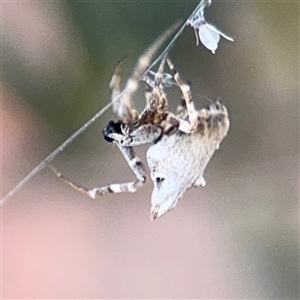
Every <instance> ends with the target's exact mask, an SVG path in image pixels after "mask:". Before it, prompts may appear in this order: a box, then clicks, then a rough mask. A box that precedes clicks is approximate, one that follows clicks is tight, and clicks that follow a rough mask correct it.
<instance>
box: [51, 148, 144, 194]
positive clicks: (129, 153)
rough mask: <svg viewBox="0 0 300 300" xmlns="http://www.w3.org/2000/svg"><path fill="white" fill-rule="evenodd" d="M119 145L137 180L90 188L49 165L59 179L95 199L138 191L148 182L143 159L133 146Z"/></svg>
mask: <svg viewBox="0 0 300 300" xmlns="http://www.w3.org/2000/svg"><path fill="white" fill-rule="evenodd" d="M117 146H118V147H119V149H120V151H121V153H122V154H123V156H124V158H125V159H126V161H127V163H128V165H129V166H130V168H131V169H132V171H133V172H134V174H135V175H136V180H135V181H132V182H127V183H115V184H110V185H107V186H103V187H97V188H92V189H89V188H86V187H83V186H81V185H79V184H77V183H75V182H73V181H71V180H69V179H68V178H66V177H65V176H64V175H63V174H62V173H60V172H59V171H58V170H57V169H56V168H54V167H53V166H51V165H48V167H49V168H50V169H51V170H52V172H53V173H54V174H55V175H56V176H57V177H58V178H59V179H61V180H63V181H64V182H65V183H67V184H68V185H69V186H71V187H72V188H74V189H75V190H77V191H79V192H81V193H83V194H85V195H87V196H89V197H91V198H92V199H95V198H96V196H105V195H107V194H110V193H123V192H131V193H133V192H136V191H137V189H138V188H140V187H142V186H143V185H144V183H145V182H146V171H145V168H144V166H143V164H142V162H141V160H140V159H139V158H138V157H137V156H135V153H134V151H133V149H132V147H127V146H121V145H119V144H117Z"/></svg>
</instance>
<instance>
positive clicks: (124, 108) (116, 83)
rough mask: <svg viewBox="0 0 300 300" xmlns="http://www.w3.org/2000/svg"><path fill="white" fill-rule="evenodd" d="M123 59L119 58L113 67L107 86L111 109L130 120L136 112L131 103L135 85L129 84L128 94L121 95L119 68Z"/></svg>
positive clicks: (134, 117) (135, 115) (124, 118)
mask: <svg viewBox="0 0 300 300" xmlns="http://www.w3.org/2000/svg"><path fill="white" fill-rule="evenodd" d="M124 59H125V58H123V59H121V60H120V61H119V63H118V65H117V67H116V69H115V72H114V74H113V76H112V78H111V80H110V83H109V88H110V89H111V101H112V109H113V112H114V113H115V114H116V115H117V116H118V117H119V118H121V119H123V120H126V121H128V122H131V121H132V120H134V119H136V117H137V115H138V113H137V112H136V110H134V109H133V107H132V104H131V101H130V99H131V93H133V92H134V91H135V89H136V88H137V86H136V87H135V86H131V89H133V91H129V92H130V96H126V95H125V96H121V95H120V94H121V88H120V83H121V76H120V73H121V69H122V65H123V63H124Z"/></svg>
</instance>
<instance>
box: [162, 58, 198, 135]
mask: <svg viewBox="0 0 300 300" xmlns="http://www.w3.org/2000/svg"><path fill="white" fill-rule="evenodd" d="M167 63H168V65H169V68H170V70H171V71H172V72H173V76H174V79H175V81H176V83H177V85H178V87H179V88H180V89H181V92H182V95H183V98H184V100H185V104H186V108H187V113H188V116H189V121H188V122H187V121H184V120H180V125H179V129H180V130H181V131H183V132H186V133H191V132H194V131H195V130H196V128H197V125H198V121H197V111H196V110H195V107H194V103H193V101H192V95H191V90H190V87H189V85H188V84H186V83H184V82H183V81H182V80H181V78H180V76H179V73H178V72H177V71H176V70H175V68H174V65H173V63H172V62H171V60H170V59H169V58H167Z"/></svg>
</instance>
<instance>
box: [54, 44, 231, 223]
mask: <svg viewBox="0 0 300 300" xmlns="http://www.w3.org/2000/svg"><path fill="white" fill-rule="evenodd" d="M158 42H159V40H158V41H157V42H154V44H153V45H152V46H151V47H150V48H149V49H148V50H147V51H146V52H145V54H144V55H142V56H141V57H140V59H139V61H138V63H137V66H136V67H135V70H134V72H133V76H132V77H131V78H130V79H129V80H128V81H127V85H126V87H125V90H124V92H123V93H121V89H120V82H121V78H120V70H121V65H122V61H121V62H120V63H119V64H118V66H117V68H116V70H115V72H114V74H113V76H112V79H111V82H110V85H109V86H110V89H111V91H112V101H113V103H112V104H113V111H114V112H115V113H116V114H117V115H118V117H119V118H120V119H119V120H118V121H117V122H114V121H110V122H109V123H108V125H107V126H106V127H105V128H104V129H103V131H102V133H103V136H104V138H105V140H106V141H107V142H110V143H114V144H115V145H117V146H118V148H119V150H120V151H121V153H122V154H123V156H124V158H125V159H126V161H127V162H128V165H129V166H130V168H131V169H132V171H133V172H134V174H135V175H136V180H135V181H133V182H128V183H120V184H111V185H108V186H104V187H100V188H93V189H88V188H85V187H82V186H80V185H78V184H75V183H74V182H72V181H70V180H69V179H67V178H66V177H64V175H62V174H61V173H60V172H58V171H57V170H56V169H55V168H53V167H51V169H52V170H53V171H54V172H55V173H56V175H57V176H58V177H59V178H61V179H62V180H64V181H65V182H66V183H67V184H69V185H70V186H72V187H73V188H75V189H77V190H79V191H80V192H83V193H85V194H86V195H88V196H89V197H91V198H95V197H96V196H97V195H98V196H103V195H107V194H109V193H121V192H135V191H137V189H139V188H140V187H142V186H143V185H144V184H145V182H146V171H145V168H144V166H143V164H142V162H141V160H140V159H139V158H138V157H137V156H136V155H135V153H134V150H133V147H134V146H138V145H141V144H146V143H150V147H149V149H148V151H147V161H148V166H149V169H150V174H151V179H152V181H153V184H154V189H153V193H152V200H151V203H152V204H151V219H152V220H154V219H156V218H157V217H160V216H162V215H163V214H165V213H166V212H168V211H170V210H171V209H172V208H174V207H175V206H176V204H177V202H178V201H179V199H180V198H181V197H182V195H183V193H184V192H185V191H186V190H187V189H189V188H191V187H193V186H194V187H199V186H205V180H204V178H203V172H204V170H205V167H206V165H207V163H208V162H209V160H210V158H211V156H212V155H213V153H214V152H215V150H216V149H218V148H219V145H220V143H221V141H222V140H223V138H224V137H225V136H226V134H227V132H228V129H229V118H228V113H227V109H226V107H225V106H224V105H223V104H222V102H221V101H220V100H216V101H215V102H213V103H211V104H210V105H209V106H208V108H207V109H201V110H196V109H195V108H194V104H193V102H192V98H191V92H190V87H189V85H188V84H186V83H184V81H182V80H181V78H180V76H179V74H178V72H177V71H176V70H175V68H174V66H173V64H172V62H171V61H170V59H169V58H166V57H165V58H164V59H162V62H161V64H160V66H159V69H158V71H157V73H155V75H154V79H152V78H151V76H152V77H153V72H149V73H146V74H145V70H146V69H147V65H148V64H149V61H150V60H151V57H152V55H153V53H154V49H155V48H157V44H158ZM165 63H167V64H168V66H169V69H170V70H171V72H172V73H173V78H174V82H171V81H170V80H169V77H170V76H166V75H165V73H163V71H164V67H165ZM143 74H144V75H143ZM149 74H150V75H151V76H149ZM141 78H142V79H143V81H145V82H146V93H145V98H146V107H145V109H144V110H143V111H142V112H141V113H138V112H137V111H136V110H135V109H134V108H133V107H132V104H131V98H132V95H133V93H134V92H135V90H136V89H137V88H138V82H139V80H140V79H141ZM171 84H176V85H177V86H178V87H179V88H180V90H181V92H182V96H183V99H182V100H181V103H180V105H179V106H178V108H177V114H173V113H171V112H169V111H168V100H167V96H166V93H165V87H166V86H168V85H171ZM116 98H117V101H115V99H116Z"/></svg>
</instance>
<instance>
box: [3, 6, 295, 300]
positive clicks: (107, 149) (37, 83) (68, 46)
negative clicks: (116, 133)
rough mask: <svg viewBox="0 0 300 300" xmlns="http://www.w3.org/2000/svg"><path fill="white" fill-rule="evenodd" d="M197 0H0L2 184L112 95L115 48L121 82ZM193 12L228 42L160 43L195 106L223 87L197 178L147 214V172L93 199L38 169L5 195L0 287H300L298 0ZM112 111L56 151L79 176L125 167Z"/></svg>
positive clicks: (120, 173) (106, 175)
mask: <svg viewBox="0 0 300 300" xmlns="http://www.w3.org/2000/svg"><path fill="white" fill-rule="evenodd" d="M197 4H198V2H197V1H185V2H184V1H179V2H176V1H173V2H169V1H154V2H153V1H150V2H148V1H147V2H146V1H135V2H127V1H111V2H103V1H94V2H75V1H68V2H65V1H59V2H48V1H47V2H44V1H37V2H3V4H2V78H1V80H2V90H1V93H2V115H1V141H2V145H1V159H2V172H1V173H2V176H1V184H2V185H1V193H2V196H4V195H5V194H6V193H7V192H9V190H10V189H11V188H13V187H14V186H15V185H16V184H17V183H18V182H19V181H20V180H22V179H23V177H24V176H25V175H27V174H28V173H29V172H30V171H31V170H32V169H33V168H34V167H35V166H36V165H38V164H39V163H40V162H41V161H42V160H43V159H44V158H45V157H46V156H48V154H50V153H51V152H52V151H53V150H54V149H56V148H57V147H58V146H59V145H60V144H61V143H62V142H64V141H65V140H66V139H67V138H68V137H69V136H70V135H71V134H72V133H73V132H74V131H75V130H77V129H78V128H79V127H80V126H82V125H83V124H84V123H85V122H86V121H88V120H89V119H90V118H91V117H92V116H93V115H94V114H95V113H96V112H98V111H99V110H100V109H101V108H102V107H103V106H104V105H106V104H107V103H108V102H109V99H110V93H109V89H108V83H109V81H110V78H111V75H112V73H113V71H114V68H115V66H116V64H117V61H118V60H119V59H120V58H122V57H123V56H124V55H127V60H126V63H125V65H124V70H123V78H124V82H125V80H126V79H127V78H128V76H130V74H131V70H132V67H133V66H134V63H135V62H136V60H137V58H138V57H139V55H140V54H141V53H142V52H143V51H144V50H145V49H146V48H147V46H148V45H150V44H151V43H152V42H153V41H154V40H155V39H156V38H157V37H158V36H159V35H160V34H161V33H162V32H163V31H164V30H165V29H166V28H168V27H169V26H170V25H171V24H173V22H174V21H176V20H177V19H179V18H182V19H186V18H187V17H188V16H189V15H190V13H191V12H192V11H193V9H194V8H195V7H196V5H197ZM206 16H207V20H208V21H209V20H210V21H211V22H212V23H213V24H215V25H216V26H217V27H218V28H220V29H221V30H223V31H224V32H225V33H226V34H228V35H231V36H232V37H233V38H234V39H235V41H234V42H233V43H232V42H229V41H226V40H225V39H221V41H220V44H219V48H218V50H217V51H216V54H215V55H213V54H212V53H211V52H210V51H209V50H207V49H206V48H204V46H202V45H200V46H198V47H197V46H196V42H195V36H194V31H193V29H192V28H190V27H189V28H186V29H185V30H184V33H183V35H181V36H180V38H179V39H178V40H177V42H176V44H175V47H174V48H173V49H172V51H171V52H170V57H171V58H172V60H173V62H174V64H175V65H176V68H177V69H178V70H179V72H180V73H181V75H182V77H183V78H184V79H186V80H189V81H190V82H191V89H192V93H193V99H194V102H195V105H196V106H197V107H198V108H200V107H203V106H206V105H207V101H206V100H204V99H203V96H206V97H209V98H211V99H214V98H216V97H218V96H220V97H221V98H222V99H223V101H224V103H225V104H226V106H227V107H228V110H229V113H230V118H231V128H230V131H229V134H228V136H227V137H226V138H225V140H224V141H223V143H222V144H221V147H220V150H219V151H217V152H216V153H215V155H214V156H213V158H212V160H211V161H210V163H209V165H208V167H207V169H206V171H205V173H204V177H205V179H206V181H207V186H206V187H205V188H198V189H191V190H189V191H188V192H187V193H186V194H185V195H184V198H183V199H182V200H181V202H180V203H179V204H178V205H177V207H176V208H175V209H174V210H173V211H171V212H170V213H168V214H166V215H165V216H163V217H162V218H160V219H158V220H156V221H155V222H150V199H151V191H152V182H150V180H149V181H148V182H147V184H146V186H145V188H143V189H141V190H139V191H138V192H137V193H135V194H119V195H110V196H107V197H105V198H98V199H97V200H91V199H89V198H87V197H86V196H84V195H82V194H80V193H78V192H76V191H75V190H73V189H71V188H69V187H68V186H67V185H65V184H64V183H63V182H61V181H59V180H58V179H57V178H56V177H55V176H54V175H53V174H52V173H51V172H50V171H49V170H47V169H44V170H42V171H41V172H39V174H38V175H37V176H35V177H34V178H32V180H30V181H29V182H28V183H27V184H26V185H25V186H24V187H23V188H22V189H21V190H19V191H18V192H17V193H16V194H15V195H14V196H13V197H11V198H10V200H9V201H8V202H7V203H6V204H5V205H4V206H3V207H2V249H1V250H2V266H1V268H2V278H1V280H2V298H19V299H21V298H26V299H37V298H40V299H41V298H49V299H50V298H51V299H56V298H60V299H67V298H78V299H79V298H198V299H213V298H214V299H299V203H298V199H299V2H297V1H296V2H277V1H276V2H275V1H274V2H270V1H268V2H267V1H255V2H249V1H247V2H246V1H223V2H221V1H219V2H218V1H213V3H212V5H211V6H210V7H209V8H208V9H207V11H206ZM168 93H169V100H170V109H174V108H175V107H176V105H177V103H178V101H179V99H180V93H179V92H178V90H177V89H176V88H174V87H173V88H172V89H171V90H169V91H168ZM134 102H135V104H136V106H137V107H138V108H139V109H142V108H143V106H144V98H143V90H142V89H141V90H140V91H139V92H138V93H137V94H136V95H135V98H134ZM110 119H116V117H115V116H114V115H113V114H112V111H111V110H108V111H107V112H106V113H105V114H104V115H103V116H102V117H101V118H100V120H98V121H97V122H96V123H94V124H93V126H91V127H90V128H89V129H88V130H87V131H86V132H85V133H84V134H82V135H81V136H80V137H79V138H78V139H77V140H76V141H75V142H73V143H72V144H71V145H70V146H69V147H68V148H67V149H66V150H65V151H64V152H63V153H62V154H60V155H59V156H58V157H57V158H56V159H55V160H54V161H53V164H54V165H55V166H56V167H57V168H59V169H60V170H61V171H62V172H63V173H64V174H65V175H67V176H68V177H69V178H71V179H72V180H74V181H76V182H78V183H81V184H83V185H86V186H88V187H95V186H103V185H106V184H109V183H115V182H126V181H130V180H133V179H134V175H133V174H132V172H131V171H130V169H129V167H128V166H127V164H126V162H125V161H124V159H123V157H122V155H121V154H120V153H119V152H118V149H117V148H116V147H112V145H111V144H108V143H106V142H105V141H104V140H103V138H102V134H101V130H102V128H103V127H104V126H105V125H106V123H107V122H108V120H110ZM146 150H147V146H142V147H139V148H138V149H137V154H138V155H139V156H140V157H141V158H142V160H143V161H144V162H145V164H146V157H145V155H146Z"/></svg>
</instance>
